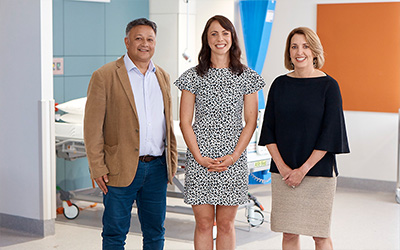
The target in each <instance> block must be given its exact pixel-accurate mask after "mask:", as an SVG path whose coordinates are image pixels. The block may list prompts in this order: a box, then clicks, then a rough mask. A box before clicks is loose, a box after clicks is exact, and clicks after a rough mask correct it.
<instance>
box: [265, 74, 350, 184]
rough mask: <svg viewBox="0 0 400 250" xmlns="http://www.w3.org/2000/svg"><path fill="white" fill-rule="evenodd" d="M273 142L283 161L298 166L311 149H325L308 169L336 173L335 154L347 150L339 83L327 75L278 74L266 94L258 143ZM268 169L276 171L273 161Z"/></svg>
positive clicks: (315, 172)
mask: <svg viewBox="0 0 400 250" xmlns="http://www.w3.org/2000/svg"><path fill="white" fill-rule="evenodd" d="M271 143H276V144H277V146H278V149H279V152H280V154H281V156H282V158H283V160H284V161H285V163H286V164H287V165H288V166H289V167H291V168H292V169H295V168H299V167H301V166H302V164H303V163H304V162H305V161H306V160H307V159H308V158H309V157H310V155H311V153H312V151H313V150H314V149H316V150H324V151H327V153H326V154H325V156H324V157H323V158H322V159H321V160H320V161H319V162H318V163H317V164H316V165H315V166H314V167H313V168H311V169H310V171H309V172H308V173H307V175H308V176H325V177H332V176H333V171H335V174H336V176H337V175H338V174H339V173H338V170H337V166H336V159H335V154H341V153H349V152H350V150H349V146H348V142H347V135H346V127H345V121H344V116H343V109H342V97H341V94H340V89H339V85H338V83H337V82H336V80H335V79H333V78H332V77H330V76H328V75H327V76H322V77H315V78H293V77H290V76H287V75H282V76H279V77H277V78H276V79H275V81H274V82H273V83H272V85H271V88H270V90H269V94H268V100H267V105H266V109H265V114H264V122H263V126H262V131H261V135H260V140H259V145H260V146H265V145H267V144H271ZM270 171H271V172H273V173H279V171H278V168H277V167H276V164H275V163H274V162H273V161H272V163H271V167H270Z"/></svg>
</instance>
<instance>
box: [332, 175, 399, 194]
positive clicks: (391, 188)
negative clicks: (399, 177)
mask: <svg viewBox="0 0 400 250" xmlns="http://www.w3.org/2000/svg"><path fill="white" fill-rule="evenodd" d="M337 186H338V187H340V188H352V189H361V190H368V191H377V192H393V193H394V192H395V191H396V182H394V181H380V180H369V179H359V178H351V177H342V176H339V177H338V179H337Z"/></svg>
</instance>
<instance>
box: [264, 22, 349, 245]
mask: <svg viewBox="0 0 400 250" xmlns="http://www.w3.org/2000/svg"><path fill="white" fill-rule="evenodd" d="M323 64H324V55H323V48H322V45H321V43H320V40H319V38H318V36H317V34H316V33H315V32H314V31H312V30H311V29H309V28H305V27H300V28H296V29H294V30H292V31H291V33H290V34H289V36H288V38H287V41H286V50H285V67H286V68H287V69H289V70H292V71H291V72H289V73H288V74H286V75H282V76H279V77H277V78H276V79H275V81H274V82H273V84H272V86H271V88H270V90H269V94H268V100H267V106H266V110H265V115H264V123H263V127H262V132H261V136H260V141H259V144H260V145H266V146H267V148H268V150H269V152H270V154H271V156H272V159H273V161H272V163H271V169H270V171H271V173H272V211H271V229H272V230H273V231H276V232H283V242H282V246H283V249H290V250H292V249H300V241H299V235H309V236H313V238H314V240H315V245H316V249H324V250H325V249H332V240H331V238H330V221H331V213H332V203H333V197H334V193H335V190H336V176H337V175H338V170H337V167H336V160H335V155H336V154H340V153H348V152H349V147H348V142H347V135H346V128H345V122H344V116H343V110H342V98H341V95H340V89H339V86H338V83H337V82H336V81H335V79H333V78H332V77H330V76H328V75H327V74H325V73H324V72H322V71H321V70H319V69H320V68H321V67H322V66H323Z"/></svg>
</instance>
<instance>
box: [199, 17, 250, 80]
mask: <svg viewBox="0 0 400 250" xmlns="http://www.w3.org/2000/svg"><path fill="white" fill-rule="evenodd" d="M214 21H217V22H218V23H219V24H220V25H221V26H222V27H223V28H224V29H225V30H228V31H230V32H231V36H232V46H231V48H230V49H229V57H230V62H229V68H230V69H231V70H232V72H233V73H234V74H237V75H240V74H242V72H243V70H244V65H243V64H242V63H241V62H240V56H241V54H242V51H241V50H240V47H239V41H238V37H237V35H236V31H235V27H234V26H233V24H232V23H231V21H229V19H228V18H226V17H224V16H220V15H216V16H213V17H211V18H210V19H208V21H207V23H206V26H205V27H204V31H203V34H202V35H201V43H202V46H201V50H200V53H199V57H198V60H199V64H198V65H197V66H196V71H197V74H198V75H199V76H204V75H205V74H206V73H207V71H208V69H209V68H210V67H211V48H210V46H209V45H208V39H207V34H208V29H209V28H210V25H211V23H212V22H214Z"/></svg>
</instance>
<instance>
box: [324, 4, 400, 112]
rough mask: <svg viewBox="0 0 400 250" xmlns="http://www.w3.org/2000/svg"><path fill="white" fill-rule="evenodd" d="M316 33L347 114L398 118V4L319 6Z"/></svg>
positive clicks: (399, 30)
mask: <svg viewBox="0 0 400 250" xmlns="http://www.w3.org/2000/svg"><path fill="white" fill-rule="evenodd" d="M317 33H318V36H319V37H320V39H321V42H322V45H323V47H324V50H325V53H326V54H325V58H326V62H325V65H324V67H323V71H325V72H326V73H327V74H329V75H331V76H332V77H334V78H335V79H336V80H337V81H338V82H339V85H340V88H341V91H342V97H343V108H344V109H345V110H354V111H371V112H395V113H397V112H398V110H399V108H400V3H398V2H392V3H357V4H318V5H317Z"/></svg>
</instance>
